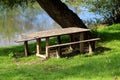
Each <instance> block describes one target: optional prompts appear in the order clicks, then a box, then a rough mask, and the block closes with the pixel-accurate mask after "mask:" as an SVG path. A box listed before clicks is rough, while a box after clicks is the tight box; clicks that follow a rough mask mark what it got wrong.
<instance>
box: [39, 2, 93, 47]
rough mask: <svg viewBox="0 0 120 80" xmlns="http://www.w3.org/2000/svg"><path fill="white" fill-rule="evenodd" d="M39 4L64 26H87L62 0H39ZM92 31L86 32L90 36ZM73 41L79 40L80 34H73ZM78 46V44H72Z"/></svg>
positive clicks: (86, 35)
mask: <svg viewBox="0 0 120 80" xmlns="http://www.w3.org/2000/svg"><path fill="white" fill-rule="evenodd" d="M37 2H38V3H39V5H40V6H41V7H42V8H43V9H44V10H45V11H46V12H47V13H48V15H49V16H50V17H51V18H52V19H53V20H54V21H56V22H57V23H58V24H59V25H60V26H61V27H62V28H67V27H80V28H87V27H86V25H85V24H84V23H83V21H82V20H81V19H80V18H79V17H78V16H77V14H75V13H74V12H73V11H72V10H70V9H69V8H68V7H67V6H66V5H65V4H64V3H63V2H62V1H61V0H37ZM90 36H91V33H90V32H89V33H87V34H85V37H86V38H88V37H90ZM71 40H72V41H77V40H79V35H76V34H75V35H72V38H71ZM72 47H73V48H78V46H72Z"/></svg>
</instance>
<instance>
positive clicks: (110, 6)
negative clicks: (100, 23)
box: [89, 0, 120, 24]
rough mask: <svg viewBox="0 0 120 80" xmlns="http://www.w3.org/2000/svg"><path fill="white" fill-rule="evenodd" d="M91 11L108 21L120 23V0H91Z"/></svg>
mask: <svg viewBox="0 0 120 80" xmlns="http://www.w3.org/2000/svg"><path fill="white" fill-rule="evenodd" d="M89 4H90V5H92V7H91V11H93V12H96V13H98V14H100V15H102V16H103V17H104V20H105V22H106V23H109V24H113V23H120V1H119V0H91V2H90V3H89Z"/></svg>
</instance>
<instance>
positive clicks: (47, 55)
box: [46, 37, 50, 58]
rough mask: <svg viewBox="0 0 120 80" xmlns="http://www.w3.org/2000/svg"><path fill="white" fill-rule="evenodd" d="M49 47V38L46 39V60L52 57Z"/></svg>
mask: <svg viewBox="0 0 120 80" xmlns="http://www.w3.org/2000/svg"><path fill="white" fill-rule="evenodd" d="M48 46H49V37H47V38H46V58H49V57H50V54H49V48H48Z"/></svg>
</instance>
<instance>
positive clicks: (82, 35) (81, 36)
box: [80, 33, 84, 53]
mask: <svg viewBox="0 0 120 80" xmlns="http://www.w3.org/2000/svg"><path fill="white" fill-rule="evenodd" d="M81 40H84V33H80V41H81ZM83 52H84V43H80V53H83Z"/></svg>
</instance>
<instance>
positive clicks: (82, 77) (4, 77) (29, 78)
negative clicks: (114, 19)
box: [0, 24, 120, 80]
mask: <svg viewBox="0 0 120 80" xmlns="http://www.w3.org/2000/svg"><path fill="white" fill-rule="evenodd" d="M96 33H97V35H98V36H99V37H100V38H101V39H102V41H101V42H99V43H97V46H99V47H101V48H98V50H97V52H94V53H93V54H92V55H88V54H83V55H76V56H73V57H70V58H60V59H56V58H51V59H48V60H47V61H45V62H42V61H41V58H38V57H36V56H35V55H31V56H29V57H23V56H22V55H23V51H24V50H23V48H22V46H12V47H6V48H0V80H120V24H116V25H112V26H108V27H104V28H100V29H98V30H97V32H96ZM52 41H53V40H52ZM53 42H55V41H53ZM43 44H45V43H43ZM30 49H31V51H33V52H34V51H35V44H30ZM14 55H19V56H21V57H19V56H18V57H14Z"/></svg>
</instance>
